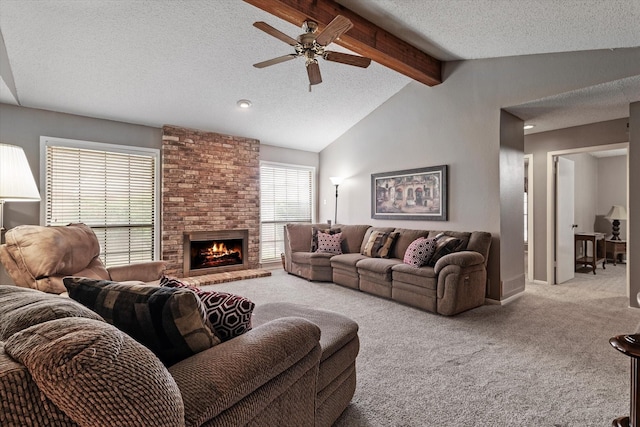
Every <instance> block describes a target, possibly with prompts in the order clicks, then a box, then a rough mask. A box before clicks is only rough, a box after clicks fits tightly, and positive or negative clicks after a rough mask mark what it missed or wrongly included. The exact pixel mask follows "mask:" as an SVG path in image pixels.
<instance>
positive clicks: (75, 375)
mask: <svg viewBox="0 0 640 427" xmlns="http://www.w3.org/2000/svg"><path fill="white" fill-rule="evenodd" d="M5 350H6V352H7V354H9V355H10V356H11V357H12V358H14V359H15V360H17V361H19V362H20V363H22V364H23V365H24V366H26V367H27V369H28V370H29V373H30V374H31V376H32V378H33V380H34V381H35V382H36V384H37V385H38V387H39V388H40V390H41V391H42V392H43V393H44V394H45V395H46V396H47V397H48V398H49V399H51V401H52V402H53V403H55V404H56V405H57V406H58V407H59V408H60V409H62V410H63V411H64V412H65V413H66V414H67V415H69V416H70V417H71V418H72V419H73V420H74V421H75V422H76V423H78V424H80V425H86V426H98V425H101V426H108V425H112V426H117V425H123V422H125V421H124V420H126V423H127V425H148V424H149V422H150V421H151V420H153V425H157V426H181V425H184V409H183V408H184V407H183V402H182V397H181V395H180V390H178V387H177V385H176V383H175V381H174V380H173V378H172V377H171V375H170V374H169V372H168V371H167V370H166V368H165V367H164V366H163V365H162V363H160V361H159V360H158V359H157V358H156V357H155V356H154V355H153V354H152V353H151V352H150V351H149V350H147V349H146V348H144V347H143V346H142V345H140V344H139V343H137V342H135V341H134V340H133V339H132V338H131V337H129V336H128V335H127V334H125V333H123V332H122V331H119V330H118V329H116V328H114V327H113V326H111V325H108V324H106V323H104V322H100V321H96V320H93V319H83V318H64V319H57V320H51V321H49V322H45V323H40V324H38V325H35V326H32V327H30V328H27V329H25V330H23V331H21V332H18V333H17V334H15V335H13V336H11V337H10V338H9V339H8V340H7V341H6V343H5Z"/></svg>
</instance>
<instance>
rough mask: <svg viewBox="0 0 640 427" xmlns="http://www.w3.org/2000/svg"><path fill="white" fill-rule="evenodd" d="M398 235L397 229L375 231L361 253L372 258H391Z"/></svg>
mask: <svg viewBox="0 0 640 427" xmlns="http://www.w3.org/2000/svg"><path fill="white" fill-rule="evenodd" d="M397 237H398V233H397V232H395V231H390V232H383V231H374V232H373V233H371V235H370V236H369V240H368V241H367V243H366V244H365V246H364V250H363V251H362V252H361V253H362V255H365V256H368V257H372V258H389V257H390V256H391V248H392V246H393V244H394V242H395V240H396V238H397Z"/></svg>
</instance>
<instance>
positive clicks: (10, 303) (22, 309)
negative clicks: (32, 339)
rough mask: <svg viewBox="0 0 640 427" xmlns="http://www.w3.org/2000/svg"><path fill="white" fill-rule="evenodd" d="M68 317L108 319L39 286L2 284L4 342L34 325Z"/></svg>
mask: <svg viewBox="0 0 640 427" xmlns="http://www.w3.org/2000/svg"><path fill="white" fill-rule="evenodd" d="M64 317H85V318H88V319H94V320H100V321H104V320H103V319H102V317H100V316H99V315H98V314H96V313H94V312H93V311H91V310H89V309H88V308H87V307H85V306H83V305H82V304H78V303H77V302H76V301H73V300H71V299H69V298H65V297H62V296H59V295H53V294H47V293H44V292H41V291H37V290H35V289H28V288H19V287H17V286H8V285H5V286H0V341H5V340H6V339H7V338H9V337H10V336H11V335H13V334H15V333H16V332H20V331H21V330H23V329H26V328H28V327H30V326H33V325H37V324H38V323H44V322H47V321H49V320H54V319H62V318H64Z"/></svg>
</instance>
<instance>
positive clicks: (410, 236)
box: [391, 228, 429, 259]
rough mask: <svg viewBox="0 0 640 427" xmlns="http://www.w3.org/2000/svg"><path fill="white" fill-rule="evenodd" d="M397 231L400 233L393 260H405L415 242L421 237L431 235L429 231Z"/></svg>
mask: <svg viewBox="0 0 640 427" xmlns="http://www.w3.org/2000/svg"><path fill="white" fill-rule="evenodd" d="M395 231H396V232H397V233H398V237H397V238H396V243H395V245H394V246H393V251H392V253H391V258H399V259H404V254H405V252H406V251H407V248H408V247H409V245H410V244H411V243H412V242H413V241H415V240H416V239H419V238H420V237H427V236H428V235H429V232H428V231H427V230H413V229H409V228H396V229H395Z"/></svg>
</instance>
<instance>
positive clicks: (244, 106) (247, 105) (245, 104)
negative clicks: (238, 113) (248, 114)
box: [236, 99, 251, 109]
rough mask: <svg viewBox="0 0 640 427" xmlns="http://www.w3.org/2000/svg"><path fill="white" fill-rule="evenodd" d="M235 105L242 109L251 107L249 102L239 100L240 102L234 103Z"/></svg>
mask: <svg viewBox="0 0 640 427" xmlns="http://www.w3.org/2000/svg"><path fill="white" fill-rule="evenodd" d="M236 105H237V106H238V107H240V108H242V109H247V108H250V107H251V101H249V100H248V99H241V100H240V101H238V102H236Z"/></svg>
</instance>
